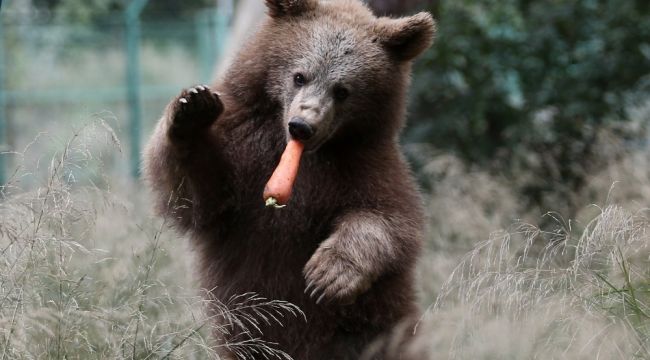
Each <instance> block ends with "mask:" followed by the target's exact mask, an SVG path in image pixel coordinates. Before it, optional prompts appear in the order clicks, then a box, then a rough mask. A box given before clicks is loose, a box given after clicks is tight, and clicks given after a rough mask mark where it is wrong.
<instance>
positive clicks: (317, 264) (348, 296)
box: [304, 211, 417, 304]
mask: <svg viewBox="0 0 650 360" xmlns="http://www.w3.org/2000/svg"><path fill="white" fill-rule="evenodd" d="M395 225H396V224H394V223H393V221H392V219H389V218H386V217H385V216H384V215H379V214H376V213H373V212H366V211H359V212H354V213H350V214H348V215H345V216H343V217H342V218H341V219H340V220H339V221H338V223H337V226H336V230H335V231H334V233H333V234H332V235H331V236H330V237H329V238H328V239H327V240H325V241H324V242H323V243H321V245H320V246H319V247H318V249H317V250H316V252H315V253H314V255H313V256H312V257H311V259H310V260H309V261H308V262H307V264H306V265H305V268H304V275H305V280H306V283H307V288H306V290H305V293H307V294H309V296H311V297H312V298H314V299H316V302H317V303H320V302H321V301H322V300H323V299H327V300H329V301H337V302H339V303H340V304H351V303H353V302H354V300H355V299H356V298H357V296H359V295H361V294H363V293H364V292H366V291H367V290H368V289H369V288H370V286H371V285H372V283H373V282H374V281H375V280H376V279H377V278H378V277H379V276H380V275H382V274H384V273H385V272H386V271H388V270H391V269H390V267H391V266H393V265H394V264H399V263H412V262H413V261H409V259H404V261H401V259H400V257H409V256H411V255H412V254H414V252H415V251H414V250H415V247H416V246H415V245H414V244H416V243H417V241H416V240H415V238H414V236H410V235H411V234H409V231H408V229H407V230H406V232H405V233H402V234H400V235H398V234H393V233H394V231H392V230H391V229H394V228H395ZM409 243H412V244H411V245H409ZM409 248H411V249H413V251H408V249H409ZM413 256H414V255H413Z"/></svg>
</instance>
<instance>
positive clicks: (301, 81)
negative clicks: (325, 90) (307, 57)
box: [293, 73, 307, 87]
mask: <svg viewBox="0 0 650 360" xmlns="http://www.w3.org/2000/svg"><path fill="white" fill-rule="evenodd" d="M293 83H294V84H296V86H297V87H303V86H305V84H307V79H305V75H303V74H301V73H297V74H296V75H294V76H293Z"/></svg>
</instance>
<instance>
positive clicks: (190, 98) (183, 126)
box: [169, 85, 224, 140]
mask: <svg viewBox="0 0 650 360" xmlns="http://www.w3.org/2000/svg"><path fill="white" fill-rule="evenodd" d="M223 108H224V107H223V102H222V101H221V99H220V97H219V94H218V93H216V92H213V91H211V90H210V88H209V87H208V86H205V85H198V86H195V87H193V88H190V89H186V90H183V92H181V94H180V95H179V96H178V97H177V98H176V99H175V100H174V101H173V102H172V104H171V116H170V120H171V124H170V127H169V134H170V137H171V138H172V139H175V140H186V139H192V138H193V136H194V135H197V134H198V133H199V132H200V131H202V130H205V129H207V128H208V127H209V126H210V125H212V124H213V123H214V122H215V121H216V120H217V118H218V117H219V115H221V113H223Z"/></svg>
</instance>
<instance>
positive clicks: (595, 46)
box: [407, 0, 650, 200]
mask: <svg viewBox="0 0 650 360" xmlns="http://www.w3.org/2000/svg"><path fill="white" fill-rule="evenodd" d="M434 13H435V15H436V18H437V19H438V21H439V31H438V36H437V41H436V43H435V44H434V46H433V48H432V50H431V51H430V52H428V53H427V54H426V55H425V56H424V58H423V60H422V61H421V62H419V63H418V65H417V66H416V69H415V76H414V78H415V79H416V81H415V88H414V91H413V99H412V100H413V101H412V103H413V106H412V109H411V110H412V114H413V116H412V119H413V120H412V123H413V126H412V127H411V128H410V129H409V131H408V133H407V139H408V140H410V141H417V142H428V143H432V144H434V145H435V146H436V147H439V148H442V149H446V150H449V149H451V150H453V151H455V152H456V153H457V154H459V155H460V156H461V157H462V158H464V159H466V160H469V161H471V162H475V163H481V164H486V163H491V164H494V161H493V160H495V158H496V157H498V160H500V161H499V163H500V164H501V165H504V164H505V165H507V167H512V166H513V165H512V164H513V163H520V165H521V166H520V167H524V168H525V170H527V171H540V172H541V173H540V175H544V171H545V172H548V170H543V168H548V167H549V166H551V164H549V162H552V163H554V164H553V166H555V165H557V164H559V170H558V174H557V176H555V179H554V180H553V181H557V182H560V183H563V184H566V185H567V186H569V188H571V189H569V190H575V188H577V187H579V186H580V185H581V183H582V180H581V179H582V174H583V173H584V172H586V171H588V169H587V168H586V167H588V166H589V164H590V161H588V160H589V158H590V156H591V155H592V154H593V152H594V151H593V150H594V149H593V148H592V144H593V142H594V139H595V138H596V136H597V135H598V130H599V129H600V128H601V127H604V126H607V127H609V126H611V125H612V124H616V123H620V122H621V121H623V120H624V119H625V118H626V114H625V109H626V108H627V107H629V106H630V104H631V103H632V102H634V101H637V100H638V98H639V96H638V95H639V94H647V92H648V90H649V88H650V87H649V86H648V85H649V81H650V3H648V2H647V1H642V0H637V1H625V2H620V1H614V0H605V1H595V0H581V1H570V0H556V1H551V2H541V1H528V0H508V1H500V2H488V1H482V0H465V1H460V2H459V1H451V0H442V1H441V2H440V3H439V4H438V7H437V9H435V10H434ZM522 153H525V154H527V155H526V156H528V154H530V153H537V154H539V153H543V154H546V155H547V157H548V160H544V161H537V165H535V166H536V167H537V168H531V167H535V166H533V165H532V164H531V163H530V162H529V161H525V160H522V159H519V158H518V156H520V155H521V154H522ZM575 164H579V165H575ZM551 186H552V184H534V185H531V186H530V187H529V188H528V190H526V191H527V192H528V193H527V195H530V196H533V197H535V196H538V195H539V192H540V191H543V190H544V189H547V188H549V187H551ZM533 200H534V199H533Z"/></svg>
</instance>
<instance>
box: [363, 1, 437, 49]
mask: <svg viewBox="0 0 650 360" xmlns="http://www.w3.org/2000/svg"><path fill="white" fill-rule="evenodd" d="M375 31H376V33H377V38H378V40H379V42H380V43H381V44H382V45H384V47H385V48H386V49H387V50H388V51H389V52H390V53H391V54H392V55H393V56H395V57H396V58H397V59H399V60H403V61H407V60H411V59H413V58H415V57H416V56H418V55H420V54H421V53H422V52H423V51H424V50H426V49H427V48H428V47H429V46H431V43H433V37H434V35H435V33H436V25H435V22H434V21H433V18H432V17H431V14H429V13H426V12H421V13H419V14H416V15H413V16H411V17H407V18H401V19H389V18H379V19H377V23H376V25H375Z"/></svg>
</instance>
